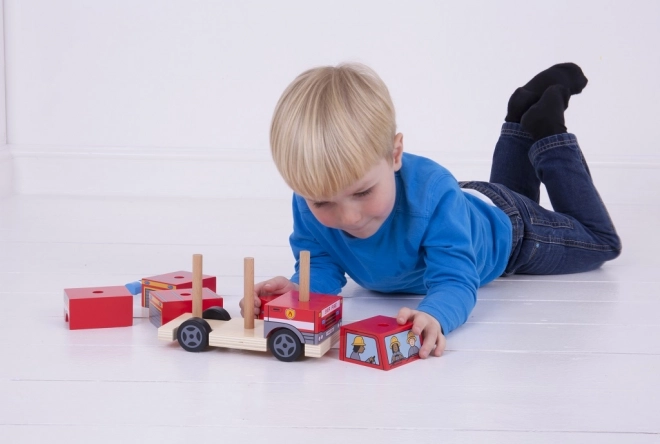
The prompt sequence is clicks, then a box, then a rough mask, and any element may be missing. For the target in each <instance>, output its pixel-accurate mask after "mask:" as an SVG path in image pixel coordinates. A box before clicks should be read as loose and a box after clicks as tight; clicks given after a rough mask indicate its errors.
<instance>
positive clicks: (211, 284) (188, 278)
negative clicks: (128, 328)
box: [142, 271, 216, 308]
mask: <svg viewBox="0 0 660 444" xmlns="http://www.w3.org/2000/svg"><path fill="white" fill-rule="evenodd" d="M215 282H216V279H215V276H208V275H203V276H202V287H203V288H208V289H210V290H211V291H215ZM182 288H192V273H191V272H190V271H175V272H172V273H167V274H160V275H158V276H152V277H148V278H144V279H142V306H143V307H147V308H149V293H151V292H152V291H158V290H180V289H182Z"/></svg>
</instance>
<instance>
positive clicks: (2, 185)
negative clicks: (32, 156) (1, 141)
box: [0, 145, 14, 197]
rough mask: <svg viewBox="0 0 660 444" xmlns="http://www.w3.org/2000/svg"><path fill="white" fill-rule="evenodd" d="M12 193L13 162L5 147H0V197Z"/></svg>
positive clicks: (7, 148) (9, 152)
mask: <svg viewBox="0 0 660 444" xmlns="http://www.w3.org/2000/svg"><path fill="white" fill-rule="evenodd" d="M13 192H14V161H13V158H12V154H11V151H10V150H9V147H8V146H7V145H0V197H5V196H9V195H10V194H12V193H13Z"/></svg>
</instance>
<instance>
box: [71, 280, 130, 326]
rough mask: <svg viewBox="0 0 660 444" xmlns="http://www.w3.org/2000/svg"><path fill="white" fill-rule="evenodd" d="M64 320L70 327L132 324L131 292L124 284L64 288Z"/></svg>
mask: <svg viewBox="0 0 660 444" xmlns="http://www.w3.org/2000/svg"><path fill="white" fill-rule="evenodd" d="M64 320H65V321H66V322H68V323H69V329H70V330H77V329H83V328H106V327H128V326H131V325H133V295H132V294H131V293H129V291H128V290H127V289H126V287H124V286H123V285H122V286H117V287H90V288H65V289H64Z"/></svg>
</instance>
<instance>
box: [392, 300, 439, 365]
mask: <svg viewBox="0 0 660 444" xmlns="http://www.w3.org/2000/svg"><path fill="white" fill-rule="evenodd" d="M396 320H397V322H398V323H399V324H400V325H403V324H405V323H406V322H408V321H412V323H413V327H412V332H413V333H415V334H416V335H418V336H420V335H421V336H422V338H423V339H424V341H423V344H422V347H421V348H420V349H419V357H420V358H422V359H425V358H427V357H428V356H429V355H430V354H431V352H433V356H441V355H442V352H443V351H445V346H446V345H447V340H446V339H445V335H443V334H442V329H441V328H440V323H439V322H438V320H437V319H435V318H434V317H433V316H431V315H430V314H428V313H424V312H423V311H418V310H411V309H410V308H408V307H403V308H402V309H401V310H399V314H397V316H396ZM434 347H435V349H434Z"/></svg>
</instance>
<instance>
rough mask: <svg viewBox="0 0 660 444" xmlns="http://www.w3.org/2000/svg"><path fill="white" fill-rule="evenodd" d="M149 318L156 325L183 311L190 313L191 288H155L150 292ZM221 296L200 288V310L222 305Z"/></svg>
mask: <svg viewBox="0 0 660 444" xmlns="http://www.w3.org/2000/svg"><path fill="white" fill-rule="evenodd" d="M150 296H151V298H150V303H149V320H150V321H151V323H152V324H154V325H155V326H156V327H160V326H161V325H165V324H167V323H168V322H170V321H171V320H172V319H175V318H178V317H179V316H181V315H182V314H184V313H192V304H193V300H192V290H188V289H184V290H157V291H152V292H151V293H150ZM222 303H223V300H222V297H221V296H218V295H217V294H215V292H213V291H212V290H210V289H208V288H204V289H202V310H206V309H207V308H211V307H222Z"/></svg>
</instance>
